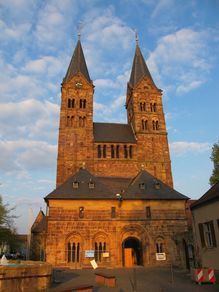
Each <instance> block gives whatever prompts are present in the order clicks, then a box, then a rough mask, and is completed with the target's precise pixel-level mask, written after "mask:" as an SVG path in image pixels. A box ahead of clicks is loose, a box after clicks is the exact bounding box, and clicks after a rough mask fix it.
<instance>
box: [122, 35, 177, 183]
mask: <svg viewBox="0 0 219 292" xmlns="http://www.w3.org/2000/svg"><path fill="white" fill-rule="evenodd" d="M126 109H127V119H128V124H129V125H131V127H132V129H133V131H134V134H135V136H136V138H137V145H138V147H137V160H138V161H139V162H142V164H143V165H142V167H144V168H145V170H147V171H149V172H150V173H151V174H152V175H154V176H155V177H157V178H159V179H161V180H162V181H163V182H165V183H166V184H168V185H169V186H171V187H172V186H173V182H172V173H171V162H170V156H169V147H168V140H167V131H166V124H165V117H164V112H163V104H162V90H160V89H159V88H157V86H156V85H155V83H154V81H153V79H152V77H151V74H150V72H149V70H148V67H147V65H146V63H145V60H144V57H143V56H142V53H141V50H140V48H139V45H138V40H136V50H135V56H134V60H133V64H132V71H131V76H130V80H129V82H128V85H127V97H126Z"/></svg>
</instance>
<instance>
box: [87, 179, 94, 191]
mask: <svg viewBox="0 0 219 292" xmlns="http://www.w3.org/2000/svg"><path fill="white" fill-rule="evenodd" d="M88 187H89V189H94V187H95V184H94V182H93V181H92V180H91V179H90V181H89V183H88Z"/></svg>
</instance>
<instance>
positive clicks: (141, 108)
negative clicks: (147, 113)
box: [140, 102, 143, 112]
mask: <svg viewBox="0 0 219 292" xmlns="http://www.w3.org/2000/svg"><path fill="white" fill-rule="evenodd" d="M142 110H143V107H142V102H140V111H141V112H142Z"/></svg>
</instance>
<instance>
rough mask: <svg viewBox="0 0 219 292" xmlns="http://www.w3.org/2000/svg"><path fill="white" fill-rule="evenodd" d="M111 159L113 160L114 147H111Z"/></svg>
mask: <svg viewBox="0 0 219 292" xmlns="http://www.w3.org/2000/svg"><path fill="white" fill-rule="evenodd" d="M111 158H115V152H114V145H111Z"/></svg>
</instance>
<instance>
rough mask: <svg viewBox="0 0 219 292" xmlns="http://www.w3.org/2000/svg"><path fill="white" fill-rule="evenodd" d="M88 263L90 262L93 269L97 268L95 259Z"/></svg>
mask: <svg viewBox="0 0 219 292" xmlns="http://www.w3.org/2000/svg"><path fill="white" fill-rule="evenodd" d="M90 263H91V266H92V267H93V269H94V270H95V269H96V268H98V265H97V263H96V261H95V260H92V261H90Z"/></svg>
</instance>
